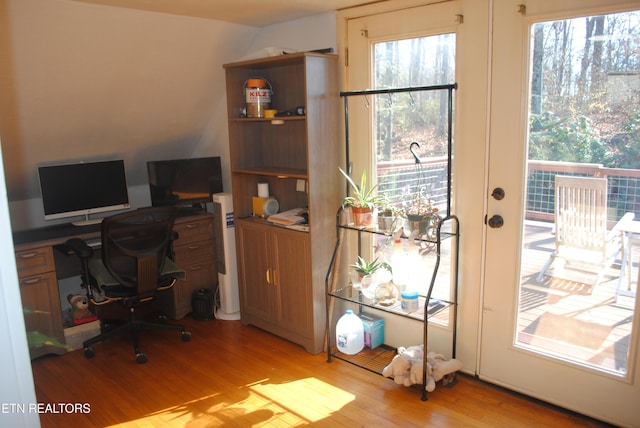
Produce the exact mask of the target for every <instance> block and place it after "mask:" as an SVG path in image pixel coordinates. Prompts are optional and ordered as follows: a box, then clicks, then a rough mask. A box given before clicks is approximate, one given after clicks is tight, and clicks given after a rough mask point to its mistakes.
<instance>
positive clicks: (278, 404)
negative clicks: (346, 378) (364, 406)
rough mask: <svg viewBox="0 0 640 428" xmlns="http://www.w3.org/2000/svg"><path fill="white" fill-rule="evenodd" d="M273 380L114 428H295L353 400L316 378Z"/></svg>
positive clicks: (255, 383) (193, 402) (189, 403)
mask: <svg viewBox="0 0 640 428" xmlns="http://www.w3.org/2000/svg"><path fill="white" fill-rule="evenodd" d="M270 382H271V381H270V380H269V379H264V380H262V381H259V382H254V383H252V384H249V385H247V386H246V387H243V388H240V389H238V390H235V391H227V392H222V393H219V394H213V395H209V396H203V397H200V398H198V399H197V400H191V401H187V402H184V403H181V404H179V405H176V406H172V407H169V408H166V409H163V410H160V411H157V412H154V413H151V414H148V415H145V416H144V417H141V418H139V419H136V420H132V421H129V422H127V423H124V424H118V425H113V426H112V427H110V428H115V427H121V428H122V427H127V428H133V427H149V426H168V427H201V426H206V427H214V426H215V427H218V426H237V427H245V426H251V427H261V426H284V427H294V426H302V425H308V424H309V423H312V422H318V421H321V420H322V419H325V418H328V417H330V416H331V415H333V414H334V413H336V412H338V411H339V410H340V409H341V408H342V407H344V406H345V405H346V404H348V403H350V402H352V401H353V400H355V396H354V395H353V394H349V393H347V392H345V391H343V390H341V389H339V388H336V387H334V386H332V385H329V384H327V383H325V382H322V381H320V380H318V379H315V378H306V379H299V380H294V381H291V382H284V383H270Z"/></svg>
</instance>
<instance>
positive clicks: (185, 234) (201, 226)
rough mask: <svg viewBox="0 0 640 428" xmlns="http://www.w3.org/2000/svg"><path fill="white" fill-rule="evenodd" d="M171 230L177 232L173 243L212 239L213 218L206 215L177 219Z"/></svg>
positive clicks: (181, 243) (179, 243)
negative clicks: (194, 218) (190, 218)
mask: <svg viewBox="0 0 640 428" xmlns="http://www.w3.org/2000/svg"><path fill="white" fill-rule="evenodd" d="M173 230H175V231H176V232H178V240H177V241H176V242H175V244H174V245H183V244H185V243H188V242H194V241H202V240H205V239H213V218H211V217H207V218H201V219H196V220H191V221H188V219H178V220H176V223H175V225H174V226H173Z"/></svg>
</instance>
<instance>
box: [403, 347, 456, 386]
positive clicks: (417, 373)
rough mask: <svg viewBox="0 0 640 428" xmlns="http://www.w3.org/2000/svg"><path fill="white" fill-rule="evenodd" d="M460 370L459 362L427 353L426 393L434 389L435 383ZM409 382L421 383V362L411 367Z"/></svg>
mask: <svg viewBox="0 0 640 428" xmlns="http://www.w3.org/2000/svg"><path fill="white" fill-rule="evenodd" d="M460 369H462V363H461V362H460V361H458V360H456V359H453V358H452V359H451V360H447V359H446V358H445V357H444V355H442V354H436V353H435V352H429V353H428V354H427V384H426V385H425V389H426V390H427V391H428V392H431V391H433V390H434V389H435V388H436V382H438V381H440V380H441V379H442V378H443V377H445V376H446V375H448V374H451V373H454V372H457V371H458V370H460ZM411 382H413V383H422V361H420V363H419V364H414V365H413V366H411Z"/></svg>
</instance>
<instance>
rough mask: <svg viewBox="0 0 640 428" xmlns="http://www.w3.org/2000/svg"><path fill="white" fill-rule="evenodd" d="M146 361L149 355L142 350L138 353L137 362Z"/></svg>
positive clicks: (142, 362)
mask: <svg viewBox="0 0 640 428" xmlns="http://www.w3.org/2000/svg"><path fill="white" fill-rule="evenodd" d="M146 362H147V355H146V354H145V353H144V352H140V353H139V354H136V363H138V364H144V363H146Z"/></svg>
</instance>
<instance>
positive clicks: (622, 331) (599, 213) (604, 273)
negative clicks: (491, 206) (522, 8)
mask: <svg viewBox="0 0 640 428" xmlns="http://www.w3.org/2000/svg"><path fill="white" fill-rule="evenodd" d="M530 58H531V70H530V79H529V82H530V91H529V135H528V152H529V155H528V162H527V168H528V174H527V181H528V183H527V195H526V207H525V221H524V230H523V236H524V240H523V242H524V244H523V248H522V257H521V260H522V263H521V267H520V275H521V284H520V291H519V305H518V322H517V331H516V338H515V344H516V346H517V347H521V348H523V349H526V350H528V351H532V352H536V353H539V354H542V355H546V356H549V357H552V358H556V359H560V360H565V361H568V362H571V363H574V364H577V365H581V366H584V367H587V368H591V369H595V370H598V371H602V372H608V373H611V374H613V375H615V376H620V377H626V376H627V373H629V371H630V369H631V368H630V367H629V356H630V352H631V348H632V347H633V345H634V343H633V341H632V340H631V338H633V334H632V331H631V330H632V325H633V317H634V308H635V306H636V304H635V299H636V290H637V286H638V274H639V270H638V264H639V262H640V12H638V11H632V12H625V13H615V14H608V15H598V16H585V17H579V18H574V19H567V20H560V21H548V22H540V23H537V24H534V25H533V26H532V27H531V32H530ZM599 186H600V190H598V188H599ZM602 189H604V190H602ZM634 217H635V221H634V220H633V218H634Z"/></svg>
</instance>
